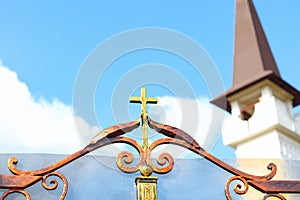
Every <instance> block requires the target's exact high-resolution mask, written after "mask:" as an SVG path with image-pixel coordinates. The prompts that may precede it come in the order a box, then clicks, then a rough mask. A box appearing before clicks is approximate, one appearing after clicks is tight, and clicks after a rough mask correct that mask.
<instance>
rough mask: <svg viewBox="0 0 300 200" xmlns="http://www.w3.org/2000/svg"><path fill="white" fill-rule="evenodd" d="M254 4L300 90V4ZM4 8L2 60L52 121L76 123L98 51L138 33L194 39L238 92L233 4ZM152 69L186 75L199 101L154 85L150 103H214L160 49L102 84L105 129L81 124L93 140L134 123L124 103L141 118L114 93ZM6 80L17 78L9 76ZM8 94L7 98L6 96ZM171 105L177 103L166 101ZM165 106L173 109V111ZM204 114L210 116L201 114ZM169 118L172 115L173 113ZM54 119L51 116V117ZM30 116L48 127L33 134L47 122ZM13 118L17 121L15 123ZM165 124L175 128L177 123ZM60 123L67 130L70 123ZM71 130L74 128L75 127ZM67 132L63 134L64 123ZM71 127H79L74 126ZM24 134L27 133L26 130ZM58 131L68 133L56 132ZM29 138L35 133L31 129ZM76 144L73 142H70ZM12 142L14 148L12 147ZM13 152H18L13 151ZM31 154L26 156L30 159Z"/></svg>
mask: <svg viewBox="0 0 300 200" xmlns="http://www.w3.org/2000/svg"><path fill="white" fill-rule="evenodd" d="M254 3H255V5H256V8H257V11H258V14H259V16H260V19H261V22H262V24H263V27H264V29H265V32H266V35H267V37H268V40H269V43H270V46H271V49H272V51H273V54H274V56H275V59H276V62H277V65H278V68H279V70H280V72H281V75H282V77H283V79H284V80H287V81H288V82H289V83H290V84H291V85H293V86H294V87H296V88H299V86H300V79H299V78H298V77H299V73H298V72H300V71H299V66H298V65H299V64H298V60H297V58H298V57H299V55H300V38H299V35H300V27H299V21H300V12H299V8H300V2H299V1H298V0H289V1H288V2H283V1H279V0H273V1H258V0H255V1H254ZM0 7H1V12H0V25H1V31H0V59H1V60H2V63H3V65H4V66H5V67H6V68H8V69H9V70H10V71H11V72H15V73H16V74H17V75H18V79H17V80H18V81H19V82H20V83H24V84H25V85H26V86H27V88H28V91H27V92H28V94H27V93H26V94H27V95H29V96H30V98H32V99H31V100H32V101H33V102H34V103H36V104H34V105H35V106H36V105H39V106H40V105H43V106H41V107H39V108H43V109H44V108H47V109H46V110H47V113H48V111H49V110H55V113H56V115H57V116H62V115H63V116H65V114H66V113H68V114H66V116H70V115H72V111H71V110H70V109H71V108H72V107H71V106H72V103H73V92H74V85H75V83H76V80H77V77H78V74H79V72H80V68H82V66H83V65H84V61H85V60H87V59H88V58H89V56H90V55H91V52H92V51H93V50H96V49H97V47H99V45H101V44H103V42H105V41H107V40H108V39H109V38H112V37H114V36H117V35H120V33H124V32H126V31H129V30H133V29H143V28H147V27H157V28H163V29H167V30H173V31H176V32H178V33H180V34H182V35H185V36H187V37H189V38H191V39H192V40H194V41H195V42H197V43H198V44H199V45H200V46H202V47H203V50H204V51H205V52H207V54H208V55H209V56H210V58H211V60H212V61H213V62H214V63H215V66H216V69H217V70H218V71H219V74H220V77H221V80H222V84H223V85H224V88H225V89H228V88H229V87H230V86H231V79H232V59H233V33H234V1H233V0H227V1H216V0H210V1H191V2H188V3H187V2H184V1H175V2H174V1H164V2H161V1H151V2H150V1H148V2H141V1H130V2H128V1H126V2H124V1H109V2H99V1H89V3H82V2H79V1H72V2H71V1H69V2H61V1H51V2H50V1H44V2H34V1H26V2H24V1H9V2H1V3H0ZM174 43H176V41H174ZM121 45H123V44H120V46H121ZM112 50H116V51H117V50H118V46H114V49H112ZM101 56H105V55H101ZM149 63H155V64H160V65H163V66H166V68H165V69H167V70H170V71H172V72H173V71H174V72H176V73H177V75H182V77H183V78H182V80H184V81H186V82H187V83H188V84H189V85H190V86H191V88H192V90H193V95H192V96H189V95H185V94H179V93H178V91H176V89H174V88H176V86H178V87H179V86H181V84H180V83H177V85H176V84H175V85H174V84H173V85H172V86H168V85H167V83H164V84H162V83H160V84H158V83H157V84H153V83H152V84H148V85H147V83H144V85H145V84H146V85H147V87H149V88H148V91H149V94H150V95H152V96H160V97H162V96H165V95H167V96H174V97H176V98H181V99H185V100H187V99H192V98H196V99H198V100H199V101H200V100H201V102H207V100H209V99H211V98H212V96H211V94H210V91H209V86H208V85H207V80H206V79H207V77H203V74H202V75H201V74H197V71H195V69H193V67H192V66H191V65H190V63H188V62H186V61H185V60H183V59H182V58H180V57H178V56H176V55H174V54H172V53H170V52H165V51H161V50H158V49H144V50H141V51H135V52H131V53H129V54H126V55H123V56H121V57H120V58H118V59H117V60H115V61H114V62H113V63H112V64H111V65H110V66H109V67H108V68H107V70H106V73H105V74H104V75H103V76H102V77H101V80H99V82H98V85H97V87H96V90H95V100H94V101H95V115H96V118H97V121H93V120H91V119H89V116H81V115H80V116H79V117H82V118H80V120H81V121H82V120H83V121H84V123H83V124H84V125H83V126H84V127H85V128H87V129H88V131H89V132H91V133H90V134H93V133H96V132H97V130H98V129H97V127H98V128H99V127H100V128H104V127H106V126H109V125H112V124H114V123H115V122H118V123H119V122H121V121H122V120H123V119H124V120H126V119H127V118H126V116H125V117H124V118H119V117H118V115H119V114H118V113H117V114H116V113H114V112H118V109H116V110H113V109H115V108H116V107H118V106H117V105H122V103H123V104H124V106H127V107H126V110H125V111H126V112H127V113H129V114H128V115H129V116H130V118H135V117H136V116H138V112H139V107H138V106H135V105H130V106H128V102H118V101H117V100H116V102H115V99H118V98H116V97H117V96H118V93H114V91H121V89H122V88H126V87H127V86H128V85H127V84H126V82H122V81H121V80H123V79H122V78H124V77H125V78H124V80H127V79H126V75H128V74H129V72H131V71H132V70H133V71H134V69H136V68H138V67H140V66H142V65H146V64H149ZM3 73H4V72H3ZM5 73H7V74H9V72H5ZM137 74H138V73H137ZM133 75H134V73H133ZM138 75H139V74H138ZM168 78H170V77H168ZM87 79H88V78H87ZM8 81H9V80H8ZM171 82H172V80H171ZM173 82H174V80H173ZM175 82H176V81H175ZM2 83H3V82H2ZM121 83H122V87H121V89H118V87H117V86H118V84H121ZM7 84H9V82H7ZM140 86H142V85H134V86H132V87H133V88H136V90H129V91H131V92H132V94H135V95H138V93H139V90H138V89H137V87H140ZM16 87H17V86H16ZM2 88H3V87H2ZM5 88H6V89H7V88H8V89H7V90H10V89H11V90H13V89H14V87H10V85H8V86H7V87H5ZM22 91H23V90H22ZM24 91H25V90H24ZM6 92H7V91H6ZM3 93H4V91H2V94H3ZM4 94H6V93H4ZM83 95H84V94H83ZM114 95H116V96H114ZM120 95H121V94H120ZM122 95H123V94H122ZM130 95H131V93H130V92H129V93H124V99H125V97H126V98H127V96H128V97H129V96H130ZM11 97H12V98H13V97H14V98H17V99H18V96H14V95H12V96H11ZM122 99H123V96H122ZM202 100H203V101H202ZM165 101H167V102H168V101H171V100H170V99H169V100H168V99H167V100H166V99H165ZM0 102H1V100H0ZM13 102H14V101H11V102H10V101H9V99H7V101H4V100H2V103H1V104H5V103H6V104H7V103H10V104H12V103H13ZM164 106H165V107H166V106H167V104H165V105H164ZM165 107H164V108H165ZM120 109H122V108H120ZM157 110H158V111H159V108H157V109H156V110H155V109H153V110H152V111H153V113H154V114H155V112H156V111H157ZM298 110H299V109H298ZM200 111H202V110H201V109H200V110H199V112H200ZM7 112H9V110H8V111H7ZM19 112H21V111H20V110H17V109H16V110H14V111H11V112H10V115H12V116H14V115H15V116H16V115H20V116H23V115H21V114H20V113H19ZM164 112H165V113H170V112H171V111H170V112H169V111H164ZM37 113H38V111H37ZM49 113H50V111H49ZM49 113H48V114H47V116H48V115H51V114H49ZM159 113H160V114H161V113H162V112H159ZM56 115H55V116H56ZM83 115H84V114H83ZM26 116H27V115H26V114H24V116H23V119H24V121H25V122H26V120H30V119H31V120H33V119H35V120H37V119H40V120H41V121H40V122H28V124H32V125H33V126H34V125H35V124H36V123H42V121H43V120H42V116H40V115H39V116H36V117H33V118H29V117H28V118H27V117H26ZM51 116H52V115H51ZM202 116H203V115H202ZM48 117H49V116H48ZM11 118H12V120H13V117H11ZM53 118H57V117H53ZM66 118H67V117H66ZM46 119H47V120H48V121H51V120H52V118H51V120H49V119H48V118H47V117H45V120H46ZM19 120H21V119H19ZM165 120H166V121H168V122H169V121H170V120H171V119H165ZM14 122H15V124H14ZM60 122H63V119H61V120H60ZM96 122H97V123H96ZM11 123H12V124H13V126H18V124H19V121H18V120H15V121H12V122H11ZM55 123H56V122H55V120H53V124H52V125H53V126H55V127H56V126H57V124H55ZM68 123H70V122H69V121H68ZM50 125H51V124H50ZM60 126H63V123H62V124H60ZM68 126H70V127H71V125H70V124H69V125H68ZM70 129H71V128H70ZM5 130H8V129H7V128H6V129H4V128H3V129H2V131H3V132H4V131H5ZM9 130H10V129H9ZM26 130H27V129H26ZM84 130H86V129H84ZM14 131H16V130H14ZM18 131H22V127H21V128H20V129H18ZM35 131H37V132H39V129H38V128H37V129H36V130H35ZM53 131H54V132H55V131H58V132H59V131H62V130H58V129H54V130H53ZM66 131H67V130H66ZM28 132H30V127H29V128H28ZM41 132H42V131H41ZM61 134H63V133H61ZM0 135H1V137H3V135H4V137H6V136H5V133H0ZM24 135H26V133H24ZM77 136H78V135H77ZM24 137H26V136H24ZM53 137H55V134H54V135H53ZM68 137H72V136H71V135H68ZM49 138H50V137H49ZM49 138H48V143H50V142H54V143H55V140H54V139H53V140H50V139H49ZM74 140H75V139H74ZM7 142H10V141H9V140H7ZM76 142H77V143H78V141H74V143H76ZM18 145H19V146H18ZM18 145H16V147H17V148H20V149H22V148H21V147H20V145H21V142H20V143H18ZM61 145H62V148H61V149H59V150H58V151H59V152H65V151H64V150H63V146H64V145H66V143H62V144H61ZM13 147H14V146H13V145H12V147H11V148H13ZM75 147H76V148H77V147H78V145H77V146H76V145H75V146H74V149H76V148H75ZM30 148H31V147H27V149H26V148H25V149H26V150H27V151H30V150H29V149H30ZM26 150H24V152H25V151H26ZM36 150H37V151H38V150H40V151H46V152H47V150H46V149H45V150H44V149H43V148H41V147H39V146H37V147H36ZM71 150H73V149H70V152H71ZM7 151H10V149H9V147H7ZM67 152H69V151H67ZM213 153H214V154H215V155H217V156H220V157H233V156H234V155H233V153H232V151H230V150H228V149H227V148H225V147H222V145H221V144H220V142H219V143H218V145H217V147H216V148H215V149H214V150H213Z"/></svg>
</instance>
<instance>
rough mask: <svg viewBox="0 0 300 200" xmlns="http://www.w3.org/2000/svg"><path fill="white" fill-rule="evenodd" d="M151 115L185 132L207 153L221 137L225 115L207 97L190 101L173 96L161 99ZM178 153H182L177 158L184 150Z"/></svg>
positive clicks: (179, 154) (151, 110) (152, 109)
mask: <svg viewBox="0 0 300 200" xmlns="http://www.w3.org/2000/svg"><path fill="white" fill-rule="evenodd" d="M149 113H150V116H151V117H152V118H154V119H155V120H157V121H159V122H161V123H164V124H168V125H172V126H175V127H177V128H180V129H182V130H184V131H185V132H187V133H188V134H190V135H191V136H192V137H193V138H194V139H195V140H196V141H197V142H198V143H199V145H200V146H202V147H203V148H204V149H206V150H207V151H210V150H211V149H212V148H213V146H214V144H215V143H216V140H217V139H218V137H219V135H220V131H221V126H222V123H223V120H224V114H225V113H224V111H222V110H220V109H218V108H216V107H215V106H212V105H211V104H210V103H209V99H208V98H206V97H202V98H197V99H188V98H176V97H171V96H163V97H159V98H158V104H157V105H154V106H152V107H151V109H150V112H149ZM173 151H174V150H173ZM176 151H181V152H178V154H177V155H175V156H181V155H182V154H183V153H182V150H179V149H177V150H176ZM189 156H190V154H189ZM189 156H188V157H189Z"/></svg>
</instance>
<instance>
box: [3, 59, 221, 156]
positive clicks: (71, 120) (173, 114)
mask: <svg viewBox="0 0 300 200" xmlns="http://www.w3.org/2000/svg"><path fill="white" fill-rule="evenodd" d="M0 93H1V98H0V152H1V153H59V154H71V153H74V152H75V151H77V150H79V149H81V148H82V147H83V146H84V144H83V142H82V141H85V143H86V142H87V141H89V140H90V139H91V138H92V137H93V136H94V135H95V134H96V133H97V132H98V131H99V128H98V127H96V126H90V125H89V124H88V123H87V122H86V121H85V120H84V119H82V118H80V117H78V116H75V117H74V116H73V111H72V108H71V106H69V105H65V104H64V103H62V102H60V101H59V100H53V101H52V102H49V101H47V100H45V99H43V98H40V99H35V98H33V97H32V94H31V93H30V91H29V89H28V86H27V85H26V84H25V83H23V82H21V81H20V80H19V79H18V76H17V74H16V73H15V72H13V71H11V70H9V69H8V68H6V67H4V66H1V62H0ZM213 113H215V115H214V117H213ZM149 114H150V116H151V117H152V118H153V119H154V120H156V121H159V122H161V123H164V124H169V125H172V126H175V127H178V128H181V129H183V130H184V131H186V132H187V133H189V134H190V135H191V136H192V137H194V138H195V139H196V141H197V142H198V143H199V144H200V145H201V146H202V147H204V148H205V149H207V150H210V149H211V148H212V147H213V145H214V143H215V141H216V139H217V137H218V135H219V132H220V127H221V125H222V122H223V117H224V112H222V111H220V110H219V109H217V108H216V107H213V106H212V105H211V104H210V103H209V100H208V99H207V98H197V99H184V98H176V97H170V96H163V97H159V102H158V104H157V105H154V106H151V108H150V109H149ZM77 129H78V130H77ZM78 132H80V133H84V135H83V134H80V135H79V134H78ZM207 136H208V137H207ZM170 146H171V145H170ZM122 147H123V146H122V145H119V146H118V147H116V146H113V145H110V147H108V148H103V150H99V151H97V153H100V154H101V155H106V156H109V155H115V156H116V155H117V154H118V152H120V148H122ZM167 148H171V149H166V148H163V150H164V151H167V152H170V151H171V152H172V153H174V152H175V155H174V154H172V155H173V156H174V157H175V158H176V157H180V156H182V154H183V149H180V148H177V149H176V148H175V150H174V147H167ZM169 150H170V151H169ZM158 153H160V151H158V152H157V154H158ZM157 154H156V155H154V156H157Z"/></svg>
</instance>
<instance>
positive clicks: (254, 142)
mask: <svg viewBox="0 0 300 200" xmlns="http://www.w3.org/2000/svg"><path fill="white" fill-rule="evenodd" d="M235 154H236V157H237V158H277V159H281V149H280V141H279V137H278V132H277V131H275V130H273V131H271V132H269V133H267V134H262V135H259V136H257V137H255V138H252V139H251V140H247V141H245V142H244V143H241V144H239V145H238V146H237V148H236V152H235Z"/></svg>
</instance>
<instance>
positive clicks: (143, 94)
mask: <svg viewBox="0 0 300 200" xmlns="http://www.w3.org/2000/svg"><path fill="white" fill-rule="evenodd" d="M130 103H140V104H142V110H141V112H142V113H141V118H142V129H143V148H144V149H145V150H146V149H147V148H148V129H147V115H148V114H147V103H151V104H156V103H157V98H153V97H147V94H146V88H141V96H140V97H130Z"/></svg>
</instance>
